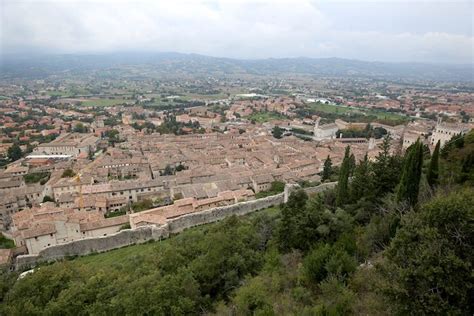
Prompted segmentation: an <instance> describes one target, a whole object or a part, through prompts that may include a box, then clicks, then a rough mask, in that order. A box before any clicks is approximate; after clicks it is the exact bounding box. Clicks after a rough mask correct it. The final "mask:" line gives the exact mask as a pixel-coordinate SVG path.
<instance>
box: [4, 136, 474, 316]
mask: <svg viewBox="0 0 474 316" xmlns="http://www.w3.org/2000/svg"><path fill="white" fill-rule="evenodd" d="M389 143H390V142H389V140H388V139H386V141H385V142H384V143H383V145H382V151H381V153H380V154H379V155H378V157H377V158H376V160H375V161H374V162H370V161H369V160H367V159H365V160H362V161H360V162H358V163H357V164H356V163H355V161H354V160H353V158H352V157H353V155H351V153H350V149H349V148H348V149H347V151H346V155H345V158H344V161H343V163H342V165H341V167H340V168H339V171H338V174H337V175H336V176H337V177H338V181H339V182H338V186H337V187H336V189H334V190H330V191H326V192H325V193H323V194H319V195H316V196H309V197H308V196H307V195H306V193H304V191H302V190H301V191H297V192H295V193H293V194H292V195H291V196H290V199H289V201H288V203H286V204H284V205H282V206H281V207H279V208H275V209H269V210H265V211H261V212H257V213H256V214H252V215H250V216H244V217H240V218H238V217H231V218H228V219H226V220H224V221H222V222H219V223H215V224H211V225H206V226H202V227H198V228H194V229H190V230H187V231H185V232H183V233H181V234H179V235H176V236H174V237H172V238H170V239H168V240H165V241H161V242H153V243H148V244H144V245H138V246H130V247H126V248H123V249H119V250H114V251H111V252H108V253H104V254H96V255H91V256H87V257H82V258H76V259H74V260H69V261H62V262H58V263H54V264H52V265H47V266H42V267H40V268H39V269H38V270H37V271H36V272H34V273H32V274H30V275H28V276H26V277H25V278H23V279H21V280H19V281H15V280H16V277H17V275H16V274H15V273H7V272H5V271H4V272H2V275H1V278H2V281H1V284H2V286H1V287H0V301H1V302H2V305H1V307H0V314H5V315H25V314H28V315H77V314H83V315H92V314H94V315H95V314H102V315H111V314H120V315H157V314H158V315H183V314H190V315H202V314H216V315H230V314H236V315H293V314H295V315H349V314H355V315H392V314H393V315H406V314H414V315H435V314H442V315H446V314H450V315H472V313H473V312H474V304H473V301H472V299H471V298H472V295H473V293H474V292H473V291H474V279H473V275H472V268H473V267H472V263H473V262H474V251H473V249H474V248H473V241H474V228H473V223H474V182H473V181H474V178H473V175H474V154H473V153H474V132H472V131H471V132H470V133H469V134H468V135H465V136H462V137H460V136H457V137H455V138H453V140H452V141H451V142H449V143H448V145H447V146H445V147H444V148H443V149H442V150H441V151H440V152H439V151H438V150H435V152H434V153H433V154H432V155H430V154H429V153H428V152H426V150H425V149H424V148H423V146H422V145H421V143H418V142H417V143H415V144H414V145H412V146H411V147H410V148H409V149H408V150H407V152H406V153H405V155H404V156H392V155H390V154H389V153H390V146H389ZM438 155H439V156H438ZM436 157H439V158H440V160H439V163H438V159H437V158H436ZM325 173H326V174H328V176H335V175H334V170H331V169H330V167H327V170H325ZM350 178H351V179H352V180H351V181H349V179H350ZM71 259H72V258H71Z"/></svg>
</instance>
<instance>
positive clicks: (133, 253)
mask: <svg viewBox="0 0 474 316" xmlns="http://www.w3.org/2000/svg"><path fill="white" fill-rule="evenodd" d="M279 212H280V209H279V208H278V207H272V208H268V209H265V210H262V211H258V212H255V213H252V214H249V215H246V216H248V217H250V218H252V217H254V216H256V215H257V214H261V213H267V214H269V215H271V216H276V215H278V214H279ZM209 225H214V224H208V225H203V226H199V227H193V228H190V229H189V230H187V231H185V232H183V233H184V234H186V233H187V232H188V231H195V230H202V229H205V228H206V227H207V226H209ZM171 238H175V237H174V236H173V237H171ZM169 240H170V239H165V240H162V241H152V242H148V243H145V244H140V245H133V246H128V247H123V248H120V249H116V250H111V251H108V252H105V253H98V254H92V255H88V256H84V257H78V258H75V259H74V260H72V261H71V263H78V264H86V265H88V267H89V268H93V269H102V268H106V267H108V266H110V265H112V264H127V263H130V262H133V261H134V258H135V257H137V256H142V255H145V256H146V255H147V254H150V253H153V250H154V249H157V248H159V247H161V245H162V244H167V243H169Z"/></svg>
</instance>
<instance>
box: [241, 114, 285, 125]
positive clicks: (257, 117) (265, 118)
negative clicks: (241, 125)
mask: <svg viewBox="0 0 474 316" xmlns="http://www.w3.org/2000/svg"><path fill="white" fill-rule="evenodd" d="M285 118H286V117H285V116H283V115H281V114H279V113H276V112H257V113H253V114H252V115H250V116H248V117H247V119H248V120H251V121H255V122H257V123H265V122H269V121H272V120H281V119H285Z"/></svg>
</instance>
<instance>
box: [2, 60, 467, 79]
mask: <svg viewBox="0 0 474 316" xmlns="http://www.w3.org/2000/svg"><path fill="white" fill-rule="evenodd" d="M130 66H134V67H138V69H140V67H144V68H145V69H147V70H151V71H153V72H155V73H158V74H159V73H161V72H162V73H167V74H169V73H177V74H186V75H193V74H206V75H236V74H252V75H292V74H298V75H315V76H325V77H369V78H385V79H402V80H403V79H416V80H420V79H426V80H435V81H463V82H473V81H474V77H473V74H474V68H473V67H474V66H473V65H472V64H471V65H454V64H453V65H447V64H423V63H386V62H367V61H359V60H349V59H341V58H303V57H300V58H278V59H275V58H271V59H256V60H242V59H231V58H219V57H210V56H203V55H197V54H180V53H115V54H102V55H35V56H4V57H3V58H2V60H1V74H2V75H1V76H2V77H3V78H11V77H43V76H48V75H51V74H57V73H64V72H66V73H72V74H80V73H82V72H88V71H91V70H104V69H115V70H117V69H120V70H123V69H127V67H130Z"/></svg>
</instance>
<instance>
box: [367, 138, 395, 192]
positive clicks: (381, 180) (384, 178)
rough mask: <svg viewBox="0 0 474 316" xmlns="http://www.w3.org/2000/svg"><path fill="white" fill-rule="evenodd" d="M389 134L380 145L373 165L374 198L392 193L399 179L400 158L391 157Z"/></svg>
mask: <svg viewBox="0 0 474 316" xmlns="http://www.w3.org/2000/svg"><path fill="white" fill-rule="evenodd" d="M391 141H392V138H391V137H390V135H389V134H387V136H385V137H384V139H383V142H382V144H380V146H379V148H380V152H379V154H378V155H377V158H376V161H375V163H374V164H373V172H374V177H373V178H374V196H376V197H383V196H384V195H385V194H386V193H388V192H393V190H394V189H395V187H396V185H397V183H398V181H399V177H400V165H401V164H400V157H399V156H395V155H391V153H390V149H391V145H390V142H391Z"/></svg>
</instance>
